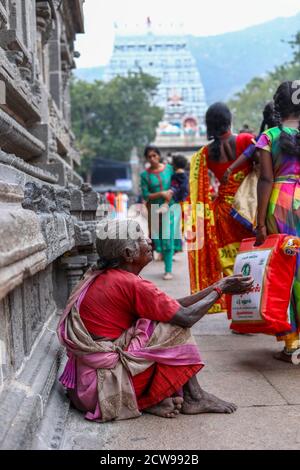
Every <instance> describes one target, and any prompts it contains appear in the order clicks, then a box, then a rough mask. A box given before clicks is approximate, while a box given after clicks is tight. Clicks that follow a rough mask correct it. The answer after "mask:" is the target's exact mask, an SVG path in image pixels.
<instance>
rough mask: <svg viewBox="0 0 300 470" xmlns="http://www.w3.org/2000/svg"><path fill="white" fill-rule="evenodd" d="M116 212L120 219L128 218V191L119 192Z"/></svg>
mask: <svg viewBox="0 0 300 470" xmlns="http://www.w3.org/2000/svg"><path fill="white" fill-rule="evenodd" d="M115 204H116V212H117V218H118V219H126V218H127V214H128V196H127V194H126V193H122V192H121V191H119V192H118V194H117V197H116V203H115Z"/></svg>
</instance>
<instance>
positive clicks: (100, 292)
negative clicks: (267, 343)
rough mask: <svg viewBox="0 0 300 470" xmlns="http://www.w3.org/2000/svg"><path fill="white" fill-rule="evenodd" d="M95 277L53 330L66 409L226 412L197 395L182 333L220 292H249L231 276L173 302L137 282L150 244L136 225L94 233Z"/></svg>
mask: <svg viewBox="0 0 300 470" xmlns="http://www.w3.org/2000/svg"><path fill="white" fill-rule="evenodd" d="M97 235H98V239H97V251H98V254H99V261H98V266H97V268H96V270H90V271H88V273H87V274H86V276H85V277H84V279H83V280H82V281H81V282H80V283H79V285H78V286H77V287H76V288H75V290H74V292H73V293H72V294H71V297H70V299H69V301H68V305H67V307H66V310H65V312H64V314H63V316H62V318H61V320H60V323H59V326H58V335H59V338H60V341H61V343H62V344H63V345H64V346H65V347H66V349H67V353H68V362H67V364H66V367H65V370H64V373H63V375H62V376H61V378H60V381H61V382H62V384H63V385H64V386H65V387H66V388H67V389H68V395H69V397H70V399H71V401H72V403H73V404H74V406H75V407H76V408H77V409H79V410H81V411H84V412H85V413H86V418H87V419H90V420H96V421H102V422H105V421H110V420H115V419H128V418H135V417H138V416H140V415H141V412H142V411H145V412H148V413H152V414H154V415H157V416H161V417H164V418H173V417H176V416H177V415H178V414H179V413H180V412H182V413H184V414H198V413H232V412H234V411H235V410H236V406H235V405H234V404H232V403H227V402H224V401H222V400H220V399H218V398H216V397H214V396H213V395H210V394H208V393H206V392H204V391H203V390H202V389H201V388H200V386H199V384H198V382H197V379H196V374H197V373H198V372H199V371H200V370H201V369H202V367H203V366H204V364H203V362H202V360H201V357H200V354H199V351H198V347H197V345H196V343H195V340H194V339H193V337H192V335H191V332H190V329H189V328H190V327H192V325H194V324H195V323H196V322H197V321H198V320H200V319H201V318H202V317H203V316H204V315H205V314H206V313H207V311H208V309H209V308H210V307H211V306H212V305H213V304H214V302H216V301H217V299H218V298H219V297H220V295H222V294H223V293H227V294H239V293H243V292H246V291H247V290H249V289H250V288H251V286H252V284H253V280H252V279H251V278H244V277H242V276H233V277H230V278H227V279H224V280H222V281H220V282H219V283H217V284H215V285H213V286H211V287H209V288H208V289H206V290H205V291H203V292H201V293H198V294H196V295H194V296H190V297H186V298H183V299H180V300H175V299H173V298H171V297H169V296H167V295H166V294H165V293H164V292H162V291H160V290H159V289H157V288H156V287H155V285H154V284H152V283H151V282H148V281H146V280H144V279H143V278H142V277H140V275H139V273H140V271H141V270H142V269H143V268H144V267H145V266H146V265H147V264H148V263H149V262H150V261H151V260H152V247H151V240H149V239H146V238H145V237H144V234H143V232H142V230H141V228H140V226H139V224H138V223H137V222H136V221H133V220H130V221H128V220H110V221H104V222H103V223H101V224H99V226H98V233H97Z"/></svg>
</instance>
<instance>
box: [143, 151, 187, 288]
mask: <svg viewBox="0 0 300 470" xmlns="http://www.w3.org/2000/svg"><path fill="white" fill-rule="evenodd" d="M144 155H145V158H146V160H147V162H148V163H149V164H150V166H149V168H148V169H147V170H145V171H143V173H141V190H142V195H143V198H144V200H145V201H146V202H147V206H148V220H149V231H150V232H149V233H150V237H151V239H152V241H153V243H154V246H155V251H156V252H157V253H161V255H162V257H163V261H164V264H165V274H164V276H163V279H164V280H165V281H170V280H172V278H173V276H172V268H173V256H174V253H175V251H177V250H176V242H177V244H178V243H179V245H178V246H180V242H181V230H180V218H181V209H180V206H179V207H177V205H175V204H174V200H173V199H171V201H170V203H169V206H170V207H171V208H172V207H173V209H171V210H169V211H168V213H166V214H160V215H159V214H158V213H157V210H158V209H159V208H160V207H161V206H163V204H164V203H165V198H164V195H165V194H166V193H168V191H170V188H171V179H172V175H173V174H174V169H173V167H172V166H171V165H169V164H168V163H167V164H164V163H161V155H160V151H159V149H158V148H157V147H155V146H154V145H149V146H148V147H146V149H145V153H144ZM171 196H172V194H171Z"/></svg>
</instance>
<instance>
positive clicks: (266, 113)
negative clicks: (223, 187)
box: [222, 101, 276, 184]
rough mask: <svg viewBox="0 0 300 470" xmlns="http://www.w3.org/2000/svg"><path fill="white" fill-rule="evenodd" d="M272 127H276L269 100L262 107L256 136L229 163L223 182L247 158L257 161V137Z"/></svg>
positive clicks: (272, 104) (273, 112)
mask: <svg viewBox="0 0 300 470" xmlns="http://www.w3.org/2000/svg"><path fill="white" fill-rule="evenodd" d="M272 127H276V119H275V110H274V101H270V102H269V103H267V104H266V106H265V107H264V110H263V121H262V123H261V126H260V131H259V134H258V137H256V138H255V139H254V138H253V141H252V142H251V144H250V145H249V147H248V148H247V149H246V150H245V151H244V152H243V153H242V155H240V156H239V158H238V159H237V160H235V161H234V162H233V163H232V165H230V167H229V168H227V170H226V171H225V173H224V176H223V178H222V183H223V184H227V182H228V180H229V177H230V175H231V174H232V172H233V171H236V170H237V169H238V168H240V167H242V166H243V165H244V164H245V163H246V162H247V161H248V160H252V162H256V163H258V162H259V161H258V158H257V156H256V153H257V149H256V143H257V141H258V139H259V138H260V136H261V134H262V133H263V132H264V131H265V130H267V129H272Z"/></svg>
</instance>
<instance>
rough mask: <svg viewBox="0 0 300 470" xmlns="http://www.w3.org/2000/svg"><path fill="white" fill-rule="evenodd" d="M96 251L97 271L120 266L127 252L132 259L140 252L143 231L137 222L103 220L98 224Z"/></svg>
mask: <svg viewBox="0 0 300 470" xmlns="http://www.w3.org/2000/svg"><path fill="white" fill-rule="evenodd" d="M96 232H97V239H96V249H97V253H98V255H99V260H98V262H97V265H96V266H95V269H99V270H102V269H110V268H117V267H118V266H120V264H121V263H122V261H123V259H124V255H125V251H126V250H129V251H130V252H131V254H132V257H135V256H136V255H137V254H138V252H139V244H138V240H140V239H141V238H143V237H144V233H143V230H142V229H141V226H140V224H139V223H138V222H136V221H135V220H129V219H125V220H119V219H113V220H103V221H101V222H100V223H98V224H97V231H96Z"/></svg>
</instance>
